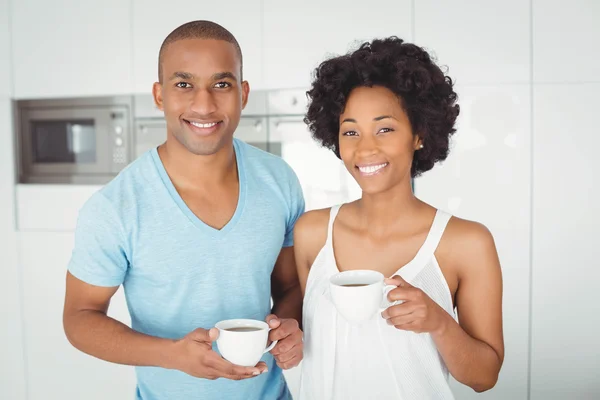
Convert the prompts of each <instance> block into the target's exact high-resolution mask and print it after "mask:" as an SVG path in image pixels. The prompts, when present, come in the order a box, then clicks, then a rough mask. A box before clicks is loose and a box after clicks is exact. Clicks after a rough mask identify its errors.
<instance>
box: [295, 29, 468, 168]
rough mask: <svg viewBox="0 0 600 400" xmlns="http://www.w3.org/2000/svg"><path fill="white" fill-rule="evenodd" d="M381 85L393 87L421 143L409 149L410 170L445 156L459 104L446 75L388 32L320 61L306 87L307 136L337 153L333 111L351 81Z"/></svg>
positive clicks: (418, 50)
mask: <svg viewBox="0 0 600 400" xmlns="http://www.w3.org/2000/svg"><path fill="white" fill-rule="evenodd" d="M363 86H366V87H373V86H383V87H386V88H388V89H389V90H391V91H392V92H394V93H395V94H396V95H397V96H398V98H399V99H400V103H401V105H402V107H403V108H404V111H405V112H406V114H407V116H408V119H409V121H410V124H411V127H412V131H413V133H414V134H415V135H418V136H419V137H420V139H421V141H422V143H423V146H424V147H423V148H422V149H420V150H419V151H416V152H415V155H414V159H413V163H412V167H411V176H412V177H413V178H414V177H417V176H419V175H420V174H422V173H423V172H425V171H428V170H430V169H431V168H433V166H434V164H435V163H436V162H438V161H443V160H445V159H446V157H448V151H449V142H450V136H451V135H452V134H454V132H456V129H455V128H454V124H455V122H456V117H457V116H458V114H459V111H460V108H459V105H458V104H455V102H456V100H457V94H456V93H455V92H454V89H453V82H452V79H451V78H450V77H448V76H445V75H444V73H443V72H442V70H441V69H440V68H439V67H438V66H437V65H436V64H435V63H434V62H433V61H432V58H431V57H430V55H429V54H428V53H427V51H425V50H424V49H423V48H421V47H418V46H416V45H414V44H411V43H407V42H405V41H404V40H402V39H400V38H398V37H396V36H391V37H389V38H385V39H375V40H373V41H371V42H366V43H363V44H362V45H360V47H359V48H358V49H356V50H355V51H353V52H349V53H347V54H345V55H341V56H337V57H334V58H331V59H328V60H326V61H324V62H322V63H321V64H320V65H319V66H318V67H317V68H316V70H315V71H314V79H313V82H312V85H311V88H310V90H309V91H308V92H306V94H307V96H308V98H309V106H308V110H307V113H306V115H305V117H304V122H305V123H306V124H307V125H308V127H309V130H310V131H311V133H312V135H313V137H314V138H315V139H316V140H317V141H319V142H320V143H321V144H322V145H323V146H324V147H327V148H329V149H331V150H332V151H333V152H334V153H335V155H336V156H337V157H338V158H340V151H339V123H340V122H339V117H340V114H342V112H343V111H344V108H345V105H346V101H347V100H348V96H349V95H350V92H351V91H352V90H353V89H355V88H357V87H363Z"/></svg>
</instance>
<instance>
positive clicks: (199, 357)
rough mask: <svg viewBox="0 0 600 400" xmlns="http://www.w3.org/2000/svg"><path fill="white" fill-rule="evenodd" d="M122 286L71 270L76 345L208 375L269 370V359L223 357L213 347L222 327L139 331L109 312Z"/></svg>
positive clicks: (69, 331) (66, 315)
mask: <svg viewBox="0 0 600 400" xmlns="http://www.w3.org/2000/svg"><path fill="white" fill-rule="evenodd" d="M117 289H118V287H100V286H94V285H90V284H88V283H85V282H83V281H81V280H79V279H77V278H76V277H75V276H73V275H72V274H71V273H69V272H68V273H67V290H66V295H65V305H64V311H63V326H64V330H65V333H66V335H67V338H68V340H69V342H70V343H71V344H72V345H73V346H74V347H75V348H77V349H78V350H81V351H82V352H84V353H87V354H89V355H92V356H94V357H97V358H100V359H102V360H105V361H109V362H113V363H117V364H125V365H134V366H153V367H162V368H168V369H177V370H180V371H182V372H185V373H187V374H189V375H192V376H195V377H199V378H206V379H216V378H220V377H223V378H227V379H233V380H239V379H245V378H251V377H253V376H255V375H258V374H260V373H261V372H264V371H266V365H264V363H260V364H259V365H257V367H253V368H246V367H240V366H236V365H233V364H231V363H229V362H228V361H225V360H224V359H223V358H221V357H220V356H219V355H218V354H217V353H216V352H214V351H213V350H212V344H211V342H213V341H214V340H216V339H217V336H218V331H217V330H216V329H211V330H205V329H196V330H195V331H193V332H191V333H189V334H188V335H186V336H185V337H184V338H182V339H179V340H171V339H163V338H158V337H153V336H149V335H144V334H142V333H139V332H136V331H134V330H133V329H131V328H129V327H128V326H127V325H125V324H123V323H121V322H119V321H117V320H115V319H113V318H111V317H109V316H108V315H106V313H107V311H108V307H109V304H110V300H111V298H112V296H113V295H114V294H115V292H116V291H117Z"/></svg>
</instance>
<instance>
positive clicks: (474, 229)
mask: <svg viewBox="0 0 600 400" xmlns="http://www.w3.org/2000/svg"><path fill="white" fill-rule="evenodd" d="M438 252H439V253H441V254H442V257H443V258H445V259H446V260H448V261H449V262H451V263H452V264H455V265H457V266H461V268H465V267H467V268H468V267H469V266H471V265H472V266H477V265H481V261H484V260H486V259H488V260H489V259H490V258H497V250H496V244H495V241H494V237H493V235H492V233H491V231H490V230H489V229H488V227H487V226H485V225H484V224H483V223H481V222H477V221H473V220H468V219H464V218H459V217H456V216H452V217H451V218H450V220H449V221H448V225H447V227H446V230H445V231H444V235H443V236H442V239H441V241H440V244H439V247H438Z"/></svg>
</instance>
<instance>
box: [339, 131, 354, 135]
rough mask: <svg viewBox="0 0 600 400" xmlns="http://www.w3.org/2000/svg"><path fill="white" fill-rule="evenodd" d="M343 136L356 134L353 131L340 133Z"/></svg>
mask: <svg viewBox="0 0 600 400" xmlns="http://www.w3.org/2000/svg"><path fill="white" fill-rule="evenodd" d="M342 135H343V136H356V135H357V133H356V132H354V131H348V132H344V133H342Z"/></svg>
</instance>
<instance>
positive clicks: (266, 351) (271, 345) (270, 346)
mask: <svg viewBox="0 0 600 400" xmlns="http://www.w3.org/2000/svg"><path fill="white" fill-rule="evenodd" d="M269 332H271V328H269ZM277 342H279V340H275V341H273V343H271V344H270V345H269V347H267V348H266V349H265V351H264V352H263V354H265V353H268V352H270V351H271V350H273V348H274V347H275V345H276V344H277Z"/></svg>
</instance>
